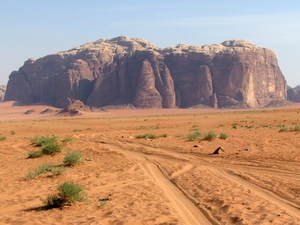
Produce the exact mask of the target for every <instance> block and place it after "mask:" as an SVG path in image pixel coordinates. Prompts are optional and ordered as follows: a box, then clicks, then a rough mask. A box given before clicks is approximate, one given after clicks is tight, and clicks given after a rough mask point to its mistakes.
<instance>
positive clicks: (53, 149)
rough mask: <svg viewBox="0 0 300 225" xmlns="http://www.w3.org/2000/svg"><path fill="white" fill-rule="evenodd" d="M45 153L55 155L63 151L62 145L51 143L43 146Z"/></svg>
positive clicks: (42, 149) (42, 150)
mask: <svg viewBox="0 0 300 225" xmlns="http://www.w3.org/2000/svg"><path fill="white" fill-rule="evenodd" d="M41 152H42V153H43V154H44V155H55V154H58V153H60V152H61V145H60V144H58V143H50V144H48V145H44V146H42V147H41Z"/></svg>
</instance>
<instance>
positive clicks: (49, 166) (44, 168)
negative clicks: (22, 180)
mask: <svg viewBox="0 0 300 225" xmlns="http://www.w3.org/2000/svg"><path fill="white" fill-rule="evenodd" d="M53 167H54V165H53V164H49V163H45V164H42V165H40V166H39V167H38V168H37V169H35V170H33V171H29V172H28V174H27V176H26V179H32V178H34V177H37V176H39V175H41V174H43V173H47V172H50V171H51V170H52V168H53Z"/></svg>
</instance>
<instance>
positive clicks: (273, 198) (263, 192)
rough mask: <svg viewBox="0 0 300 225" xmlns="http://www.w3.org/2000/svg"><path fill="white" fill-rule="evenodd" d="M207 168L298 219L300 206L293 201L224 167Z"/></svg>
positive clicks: (299, 217)
mask: <svg viewBox="0 0 300 225" xmlns="http://www.w3.org/2000/svg"><path fill="white" fill-rule="evenodd" d="M207 168H208V169H209V170H210V171H212V172H213V173H215V174H216V175H219V176H221V177H224V178H226V179H227V180H230V181H231V182H234V183H236V184H238V185H242V186H244V187H246V188H247V189H249V190H250V191H251V192H252V193H255V194H256V195H258V196H259V197H261V198H264V199H265V200H267V201H269V202H271V203H273V204H275V205H277V206H279V207H281V208H282V209H284V210H286V211H287V212H288V213H289V214H291V215H293V216H295V217H296V218H298V219H300V208H299V206H298V205H296V204H295V203H293V202H291V201H289V200H287V199H284V198H282V197H280V196H278V195H276V194H275V193H274V192H271V191H269V190H267V189H264V188H262V187H260V186H257V185H256V184H254V183H251V182H248V181H246V180H244V179H242V178H240V177H237V176H235V175H232V174H230V173H229V172H227V171H226V170H224V169H219V168H216V167H210V166H207Z"/></svg>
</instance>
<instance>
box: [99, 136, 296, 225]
mask: <svg viewBox="0 0 300 225" xmlns="http://www.w3.org/2000/svg"><path fill="white" fill-rule="evenodd" d="M103 143H105V144H104V145H105V146H106V147H107V148H108V149H109V150H110V151H115V152H118V153H122V154H123V155H125V156H126V157H128V158H130V159H134V160H135V161H136V162H137V164H138V165H139V167H140V168H142V169H143V171H144V172H145V174H147V176H149V178H150V179H151V180H152V181H153V182H155V184H156V185H157V186H159V187H160V188H161V190H163V191H164V193H165V195H166V196H167V197H168V199H169V200H170V202H171V203H172V206H173V208H174V209H175V210H176V211H177V212H178V215H180V217H181V218H182V219H183V220H184V221H185V223H186V224H219V223H218V222H216V221H215V220H214V218H213V216H212V215H210V214H209V212H207V211H206V210H205V209H202V208H201V207H200V206H198V205H197V206H196V205H195V204H194V203H193V200H192V199H193V197H192V196H188V195H187V193H186V192H185V191H184V190H181V188H180V187H177V184H176V183H174V182H172V181H171V180H172V179H173V178H175V177H177V176H180V175H182V174H184V173H187V172H190V171H192V170H193V169H194V168H195V167H197V166H198V165H202V166H205V167H207V169H208V170H210V171H211V172H213V173H214V174H216V175H217V176H220V177H223V178H225V179H226V180H228V181H229V182H234V183H236V184H238V185H242V186H244V187H245V188H247V189H249V190H250V191H251V195H252V194H255V195H256V196H258V197H260V198H262V199H265V200H266V201H268V202H270V203H272V204H275V205H277V206H278V207H280V208H282V209H283V210H285V211H286V212H287V213H288V214H289V215H291V216H293V217H294V218H297V219H300V206H299V205H297V204H295V203H294V202H292V201H289V200H288V199H285V198H283V197H281V196H279V195H278V194H277V193H276V192H274V191H272V190H268V189H266V188H264V187H262V186H260V185H259V184H256V182H251V181H248V180H245V179H243V178H242V177H240V176H238V175H235V174H234V173H231V172H230V171H232V172H245V171H247V170H250V169H251V168H253V169H254V170H255V171H256V172H259V171H264V172H266V173H269V174H272V175H275V174H277V175H280V176H285V175H291V176H295V178H294V180H298V179H299V174H298V173H297V169H296V170H295V171H290V170H285V169H281V168H267V167H264V166H262V165H263V164H262V162H260V163H258V164H257V165H256V166H251V165H249V166H248V165H243V164H239V163H237V164H230V163H228V164H227V163H226V160H224V161H225V164H219V163H220V162H219V160H218V158H216V157H213V156H212V157H209V156H204V157H201V156H199V155H188V154H185V153H179V152H172V151H170V150H166V149H163V148H154V147H151V146H146V145H139V144H138V143H128V142H126V143H123V142H120V141H111V140H105V141H104V142H102V143H98V142H97V145H99V146H100V145H103ZM139 149H142V150H143V151H141V152H139ZM216 159H217V161H216ZM161 160H167V161H169V162H175V161H178V162H181V163H184V164H185V165H184V166H183V167H182V168H180V169H178V170H177V171H175V172H173V173H171V174H169V175H167V173H166V171H165V168H163V167H161V165H160V163H159V162H160V161H161ZM223 163H224V162H223Z"/></svg>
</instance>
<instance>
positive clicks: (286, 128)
mask: <svg viewBox="0 0 300 225" xmlns="http://www.w3.org/2000/svg"><path fill="white" fill-rule="evenodd" d="M287 131H291V128H289V127H281V128H280V130H279V132H287Z"/></svg>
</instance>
